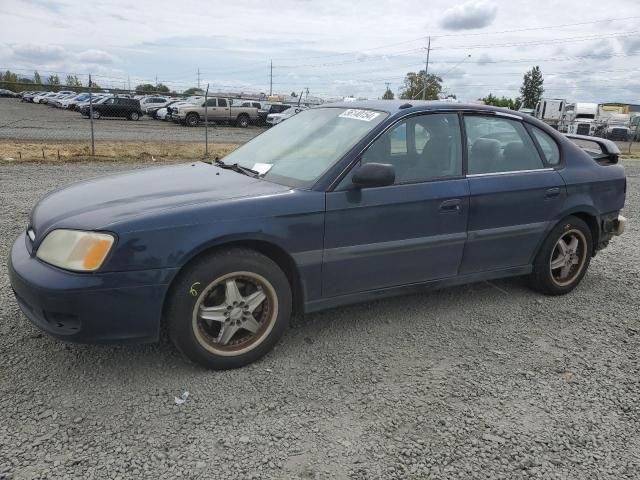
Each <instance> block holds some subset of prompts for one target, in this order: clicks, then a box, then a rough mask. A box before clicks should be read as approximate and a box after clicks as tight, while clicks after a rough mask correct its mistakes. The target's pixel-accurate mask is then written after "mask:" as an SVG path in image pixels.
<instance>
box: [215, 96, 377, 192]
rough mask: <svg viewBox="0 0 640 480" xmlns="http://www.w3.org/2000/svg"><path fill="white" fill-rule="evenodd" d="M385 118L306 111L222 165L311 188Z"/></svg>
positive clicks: (340, 111)
mask: <svg viewBox="0 0 640 480" xmlns="http://www.w3.org/2000/svg"><path fill="white" fill-rule="evenodd" d="M386 117H387V114H386V113H383V112H378V111H373V110H360V109H347V108H336V107H325V108H314V109H311V110H306V111H303V112H300V113H299V114H298V115H295V116H294V117H292V118H291V119H289V120H287V121H286V122H284V123H282V124H279V125H277V126H275V127H273V128H271V129H270V130H267V131H266V132H264V133H262V134H261V135H259V136H257V137H256V138H255V139H253V140H251V141H250V142H248V143H246V144H245V145H243V146H242V147H240V148H238V149H237V150H235V151H233V152H232V153H230V154H229V155H227V156H226V157H225V158H224V163H225V164H227V165H232V164H234V163H237V164H238V165H240V166H242V167H245V168H251V169H253V170H256V171H258V172H260V174H261V175H262V176H263V178H265V179H267V180H270V181H273V182H275V183H281V184H284V185H289V186H292V187H307V186H311V185H312V184H313V183H314V182H315V181H316V180H317V179H318V178H319V177H320V175H322V174H323V173H324V172H326V171H327V169H329V167H331V166H332V165H333V164H334V163H336V162H337V161H338V160H339V159H340V158H341V157H342V156H343V155H344V154H345V153H347V152H348V151H349V149H351V148H352V147H353V146H354V145H355V144H356V143H357V142H358V141H359V140H361V139H362V138H363V137H364V136H365V135H366V134H367V133H369V132H370V131H371V130H373V128H374V127H375V126H376V125H378V124H379V123H380V122H382V121H383V120H384V119H385V118H386Z"/></svg>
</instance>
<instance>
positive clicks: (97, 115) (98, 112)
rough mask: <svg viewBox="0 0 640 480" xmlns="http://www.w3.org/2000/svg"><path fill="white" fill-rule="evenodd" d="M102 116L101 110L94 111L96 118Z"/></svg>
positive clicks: (94, 117)
mask: <svg viewBox="0 0 640 480" xmlns="http://www.w3.org/2000/svg"><path fill="white" fill-rule="evenodd" d="M101 116H102V114H101V113H100V111H99V110H98V111H96V110H94V111H93V119H94V120H99V119H100V117H101Z"/></svg>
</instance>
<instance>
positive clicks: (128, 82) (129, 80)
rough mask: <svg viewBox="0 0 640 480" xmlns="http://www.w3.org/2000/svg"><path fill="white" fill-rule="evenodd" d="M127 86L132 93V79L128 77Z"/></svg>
mask: <svg viewBox="0 0 640 480" xmlns="http://www.w3.org/2000/svg"><path fill="white" fill-rule="evenodd" d="M127 85H128V86H129V92H131V77H130V76H129V75H127Z"/></svg>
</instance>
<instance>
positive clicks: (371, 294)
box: [304, 265, 533, 313]
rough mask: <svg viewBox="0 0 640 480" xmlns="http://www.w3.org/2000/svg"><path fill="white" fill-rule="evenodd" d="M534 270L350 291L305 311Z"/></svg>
mask: <svg viewBox="0 0 640 480" xmlns="http://www.w3.org/2000/svg"><path fill="white" fill-rule="evenodd" d="M532 271H533V267H532V266H531V265H524V266H520V267H510V268H506V269H501V270H490V271H488V272H479V273H471V274H469V275H462V276H456V277H449V278H443V279H440V280H430V281H428V282H423V283H412V284H409V285H401V286H399V287H388V288H380V289H377V290H368V291H366V292H357V293H350V294H348V295H340V296H337V297H330V298H321V299H318V300H313V301H311V302H307V303H305V304H304V311H305V313H311V312H317V311H320V310H326V309H329V308H335V307H340V306H343V305H350V304H353V303H362V302H371V301H374V300H380V299H382V298H387V297H395V296H399V295H409V294H412V293H420V292H423V291H425V290H433V289H438V288H445V287H453V286H455V285H463V284H466V283H474V282H483V281H486V280H495V279H497V278H507V277H518V276H522V275H528V274H529V273H531V272H532Z"/></svg>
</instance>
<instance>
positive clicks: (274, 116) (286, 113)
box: [265, 105, 307, 126]
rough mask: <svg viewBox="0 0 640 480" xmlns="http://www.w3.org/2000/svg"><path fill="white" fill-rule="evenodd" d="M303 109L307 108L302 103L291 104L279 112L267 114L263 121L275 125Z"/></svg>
mask: <svg viewBox="0 0 640 480" xmlns="http://www.w3.org/2000/svg"><path fill="white" fill-rule="evenodd" d="M304 110H307V107H305V106H304V105H292V106H291V108H287V109H286V110H283V111H282V112H280V113H270V114H269V115H267V118H266V120H265V123H266V124H267V125H269V126H273V125H277V124H279V123H281V122H284V121H285V120H287V119H289V118H291V117H293V116H294V115H297V114H298V113H300V112H302V111H304Z"/></svg>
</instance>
